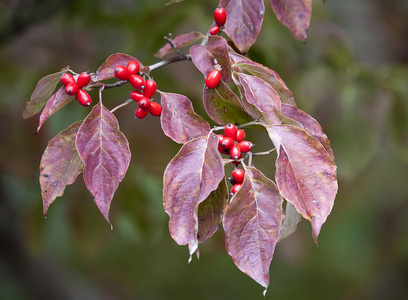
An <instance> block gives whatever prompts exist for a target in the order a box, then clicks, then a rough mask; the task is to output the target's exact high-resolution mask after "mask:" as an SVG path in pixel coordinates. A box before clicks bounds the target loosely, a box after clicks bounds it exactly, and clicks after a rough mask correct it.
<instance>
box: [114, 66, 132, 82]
mask: <svg viewBox="0 0 408 300" xmlns="http://www.w3.org/2000/svg"><path fill="white" fill-rule="evenodd" d="M113 73H114V74H115V77H116V78H117V79H119V80H128V79H129V77H130V75H131V74H130V72H129V70H128V69H127V68H126V67H125V66H117V67H116V68H115V70H114V71H113Z"/></svg>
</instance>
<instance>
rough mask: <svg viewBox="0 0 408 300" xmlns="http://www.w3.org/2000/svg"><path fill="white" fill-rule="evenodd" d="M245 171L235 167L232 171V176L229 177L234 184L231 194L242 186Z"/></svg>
mask: <svg viewBox="0 0 408 300" xmlns="http://www.w3.org/2000/svg"><path fill="white" fill-rule="evenodd" d="M244 178H245V172H244V170H241V169H235V170H234V171H232V177H230V178H228V179H229V181H230V182H231V184H232V188H231V194H232V195H234V194H235V193H236V192H238V190H239V189H240V188H241V186H242V183H243V182H244Z"/></svg>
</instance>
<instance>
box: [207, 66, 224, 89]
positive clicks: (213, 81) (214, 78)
mask: <svg viewBox="0 0 408 300" xmlns="http://www.w3.org/2000/svg"><path fill="white" fill-rule="evenodd" d="M220 81H221V72H220V71H218V70H217V69H215V70H212V71H211V72H210V73H209V74H208V75H207V77H206V78H205V85H206V86H207V87H208V88H209V89H214V88H216V87H217V86H218V85H219V84H220Z"/></svg>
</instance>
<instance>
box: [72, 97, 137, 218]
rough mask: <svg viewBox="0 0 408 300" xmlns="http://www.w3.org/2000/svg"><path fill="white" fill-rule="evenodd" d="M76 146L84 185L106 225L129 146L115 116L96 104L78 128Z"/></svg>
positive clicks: (128, 154) (125, 166)
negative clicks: (82, 167)
mask: <svg viewBox="0 0 408 300" xmlns="http://www.w3.org/2000/svg"><path fill="white" fill-rule="evenodd" d="M75 144H76V147H77V149H78V153H79V155H80V157H81V159H82V161H83V162H84V172H83V174H84V180H85V184H86V186H87V188H88V190H89V191H90V193H91V194H92V196H93V197H94V200H95V203H96V205H97V206H98V208H99V210H100V211H101V213H102V215H103V216H104V217H105V219H106V220H107V221H108V222H109V207H110V204H111V202H112V198H113V195H114V193H115V191H116V189H117V188H118V186H119V183H120V182H121V181H122V179H123V178H124V177H125V174H126V171H127V169H128V167H129V162H130V155H131V154H130V150H129V143H128V141H127V139H126V137H125V136H124V134H123V133H122V132H120V131H119V124H118V121H117V119H116V117H115V116H114V115H113V114H112V113H111V112H110V111H109V110H108V109H107V108H106V107H105V106H103V105H102V103H101V102H99V103H98V104H97V105H95V106H94V107H93V109H92V111H91V113H90V114H89V115H88V116H87V117H86V119H85V120H84V122H83V123H82V125H81V127H79V130H78V134H77V137H76V142H75ZM109 224H110V222H109Z"/></svg>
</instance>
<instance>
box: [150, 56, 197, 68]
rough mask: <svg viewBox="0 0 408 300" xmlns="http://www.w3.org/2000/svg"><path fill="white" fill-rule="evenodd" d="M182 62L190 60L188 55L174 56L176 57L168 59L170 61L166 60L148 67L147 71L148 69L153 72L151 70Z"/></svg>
mask: <svg viewBox="0 0 408 300" xmlns="http://www.w3.org/2000/svg"><path fill="white" fill-rule="evenodd" d="M183 60H191V56H190V54H186V55H184V54H183V56H176V57H173V58H170V59H167V60H163V61H159V62H158V63H155V64H153V65H150V66H149V69H150V71H153V70H156V69H158V68H161V67H164V66H167V65H169V64H172V63H175V62H177V61H183Z"/></svg>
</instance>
